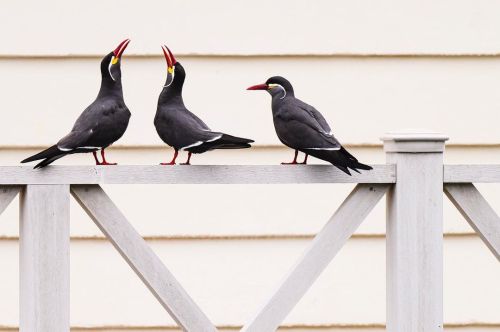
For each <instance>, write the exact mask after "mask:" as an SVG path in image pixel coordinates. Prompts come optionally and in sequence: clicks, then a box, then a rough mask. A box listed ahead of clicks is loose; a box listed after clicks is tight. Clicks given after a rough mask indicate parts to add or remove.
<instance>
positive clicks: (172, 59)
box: [161, 45, 177, 67]
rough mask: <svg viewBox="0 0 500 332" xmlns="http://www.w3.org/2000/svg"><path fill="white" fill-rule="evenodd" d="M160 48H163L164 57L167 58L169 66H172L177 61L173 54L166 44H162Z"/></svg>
mask: <svg viewBox="0 0 500 332" xmlns="http://www.w3.org/2000/svg"><path fill="white" fill-rule="evenodd" d="M161 49H162V50H163V55H165V59H166V60H167V65H168V66H169V67H173V66H174V65H175V64H176V63H177V60H175V57H174V54H173V53H172V52H171V51H170V49H169V48H168V47H167V45H163V46H162V47H161Z"/></svg>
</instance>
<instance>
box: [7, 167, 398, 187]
mask: <svg viewBox="0 0 500 332" xmlns="http://www.w3.org/2000/svg"><path fill="white" fill-rule="evenodd" d="M395 182H396V167H395V166H394V165H374V166H373V170H371V171H363V172H362V173H361V174H357V173H354V174H353V175H352V176H349V175H347V174H344V173H343V172H341V171H340V170H338V169H337V168H335V167H333V166H330V165H307V166H298V165H297V166H282V165H272V166H269V165H259V166H247V165H245V166H242V165H237V166H236V165H234V166H233V165H231V166H228V165H220V166H219V165H211V166H208V165H206V166H203V165H192V166H159V165H158V166H137V165H136V166H129V165H123V166H121V165H119V166H50V167H47V168H44V169H39V170H34V169H33V168H32V167H29V166H0V185H26V184H315V183H316V184H318V183H395Z"/></svg>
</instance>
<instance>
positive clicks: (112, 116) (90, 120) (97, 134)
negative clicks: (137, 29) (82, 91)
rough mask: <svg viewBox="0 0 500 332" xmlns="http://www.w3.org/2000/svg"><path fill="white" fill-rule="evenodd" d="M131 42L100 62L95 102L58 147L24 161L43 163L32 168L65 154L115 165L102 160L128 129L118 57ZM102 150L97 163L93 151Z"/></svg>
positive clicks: (127, 41)
mask: <svg viewBox="0 0 500 332" xmlns="http://www.w3.org/2000/svg"><path fill="white" fill-rule="evenodd" d="M129 42H130V40H128V39H126V40H124V41H123V42H122V43H120V45H118V47H117V48H116V49H115V50H114V51H113V52H111V53H109V54H108V55H106V56H105V57H104V58H103V59H102V61H101V76H102V81H101V88H100V90H99V94H98V95H97V98H96V100H95V101H94V102H93V103H92V104H90V105H89V106H88V107H87V108H86V109H85V110H84V111H83V113H82V114H81V115H80V116H79V117H78V119H77V120H76V122H75V124H74V126H73V129H71V132H70V133H69V134H68V135H66V136H64V137H63V138H62V139H61V140H60V141H59V142H57V144H55V145H53V146H51V147H50V148H48V149H46V150H44V151H42V152H40V153H38V154H36V155H34V156H31V157H29V158H26V159H24V160H23V161H21V163H27V162H30V161H35V160H42V159H43V160H42V161H41V162H40V163H38V164H37V165H36V166H35V168H41V167H45V166H47V165H49V164H50V163H52V162H54V161H55V160H57V159H59V158H62V157H64V156H66V155H68V154H73V153H85V152H92V153H93V154H94V159H95V162H96V165H115V164H113V163H108V162H107V161H106V159H105V155H104V149H105V148H107V147H108V146H110V145H111V144H113V143H114V142H115V141H117V140H118V139H119V138H120V137H122V135H123V134H124V133H125V130H126V129H127V126H128V122H129V118H130V111H129V110H128V108H127V106H126V105H125V101H124V100H123V91H122V82H121V70H120V62H121V61H120V57H121V55H122V54H123V51H124V50H125V48H126V47H127V45H128V43H129ZM99 149H100V150H101V156H102V159H103V161H102V162H99V160H98V159H97V155H96V151H97V150H99Z"/></svg>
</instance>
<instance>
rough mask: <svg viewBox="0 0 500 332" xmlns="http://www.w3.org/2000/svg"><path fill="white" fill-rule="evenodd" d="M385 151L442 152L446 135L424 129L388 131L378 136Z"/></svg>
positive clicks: (446, 138)
mask: <svg viewBox="0 0 500 332" xmlns="http://www.w3.org/2000/svg"><path fill="white" fill-rule="evenodd" d="M380 139H381V140H382V141H383V142H384V150H385V152H410V153H426V152H443V151H444V145H445V144H444V142H446V141H447V140H448V136H446V135H444V134H441V133H436V132H433V131H429V130H424V129H407V130H401V131H396V132H390V133H387V134H385V135H384V136H382V137H381V138H380Z"/></svg>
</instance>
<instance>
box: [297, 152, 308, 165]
mask: <svg viewBox="0 0 500 332" xmlns="http://www.w3.org/2000/svg"><path fill="white" fill-rule="evenodd" d="M307 157H309V155H308V154H307V153H306V156H305V157H304V161H303V162H301V163H299V164H301V165H307Z"/></svg>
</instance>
